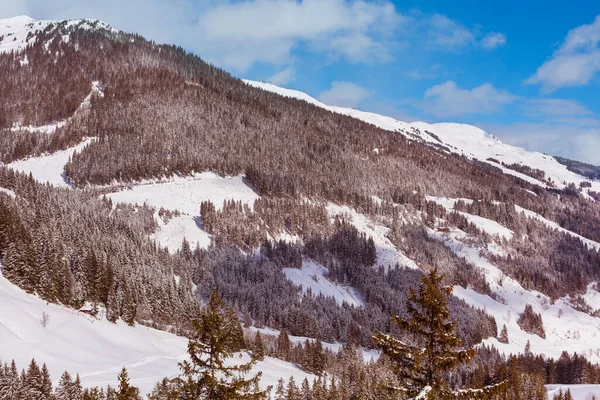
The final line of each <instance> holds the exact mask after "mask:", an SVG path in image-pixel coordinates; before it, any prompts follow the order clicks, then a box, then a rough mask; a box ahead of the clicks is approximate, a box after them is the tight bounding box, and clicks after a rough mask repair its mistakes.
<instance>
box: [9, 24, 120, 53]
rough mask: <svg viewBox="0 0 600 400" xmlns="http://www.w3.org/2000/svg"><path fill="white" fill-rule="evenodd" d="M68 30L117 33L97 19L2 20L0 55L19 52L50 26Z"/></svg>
mask: <svg viewBox="0 0 600 400" xmlns="http://www.w3.org/2000/svg"><path fill="white" fill-rule="evenodd" d="M51 25H54V26H60V27H63V28H67V29H74V28H82V29H108V30H112V31H115V30H114V29H112V28H111V26H110V25H108V24H107V23H105V22H102V21H99V20H95V19H74V20H56V21H52V20H43V21H42V20H35V19H33V18H31V17H29V16H27V15H19V16H16V17H11V18H5V19H0V53H10V52H13V51H14V52H19V51H21V50H23V49H25V48H26V47H27V46H28V45H29V44H31V43H33V42H34V41H35V38H36V35H37V34H38V33H39V32H41V31H43V30H44V29H46V28H47V27H48V26H51Z"/></svg>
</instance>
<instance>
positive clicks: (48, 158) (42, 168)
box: [7, 138, 95, 187]
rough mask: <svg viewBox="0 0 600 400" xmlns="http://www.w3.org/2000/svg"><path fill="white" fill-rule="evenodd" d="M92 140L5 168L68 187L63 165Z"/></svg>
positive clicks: (11, 164)
mask: <svg viewBox="0 0 600 400" xmlns="http://www.w3.org/2000/svg"><path fill="white" fill-rule="evenodd" d="M93 140H95V139H94V138H88V139H85V140H84V141H83V142H81V143H80V144H78V145H77V146H74V147H70V148H68V149H66V150H60V151H57V152H56V153H53V154H47V155H42V156H39V157H30V158H26V159H24V160H19V161H15V162H12V163H10V164H8V165H7V167H9V168H12V169H14V170H15V171H19V172H23V173H25V174H31V175H32V176H33V178H34V179H35V180H36V181H39V182H42V183H46V182H47V183H50V184H51V185H54V186H58V187H70V186H69V183H68V182H67V181H66V180H65V174H64V171H65V165H66V164H67V162H68V161H69V158H71V157H72V156H73V154H74V153H75V152H81V151H82V150H83V149H84V148H85V147H86V146H87V145H88V144H90V143H91V142H92V141H93Z"/></svg>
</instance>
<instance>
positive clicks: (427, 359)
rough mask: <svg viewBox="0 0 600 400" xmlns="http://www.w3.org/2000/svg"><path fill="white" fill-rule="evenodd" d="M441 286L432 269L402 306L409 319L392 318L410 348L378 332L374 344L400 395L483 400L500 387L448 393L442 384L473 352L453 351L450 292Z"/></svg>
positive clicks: (455, 341) (454, 342) (411, 291)
mask: <svg viewBox="0 0 600 400" xmlns="http://www.w3.org/2000/svg"><path fill="white" fill-rule="evenodd" d="M441 282H442V276H441V275H440V274H439V273H438V271H437V269H432V270H431V271H430V272H429V274H427V275H426V276H424V277H423V280H422V282H421V284H420V285H419V288H418V291H414V290H413V289H412V288H411V290H410V295H409V298H408V300H407V303H406V308H407V311H408V315H409V319H403V318H400V317H398V316H396V315H394V316H393V318H392V320H393V323H395V324H396V325H397V326H398V328H399V329H400V330H401V331H405V332H408V333H410V334H411V335H412V336H413V337H414V338H415V344H414V345H411V344H406V343H404V342H403V341H401V340H398V339H395V338H393V337H391V336H390V335H386V334H383V333H381V332H378V333H377V334H376V335H375V337H374V342H375V344H376V345H377V346H378V347H379V348H381V350H382V352H383V354H385V355H386V356H387V357H388V358H389V359H390V360H391V361H392V363H393V364H394V368H395V371H396V374H397V375H398V378H399V380H400V385H399V386H398V387H397V390H399V391H400V392H405V393H407V394H408V396H410V397H415V396H416V397H415V398H422V399H425V398H427V399H453V398H469V399H474V398H486V397H488V396H490V395H491V394H494V393H497V392H498V391H500V390H501V389H502V387H503V384H500V385H495V386H492V387H486V388H484V389H472V390H470V389H464V390H461V391H455V392H452V391H451V389H450V388H449V386H448V383H447V381H446V376H445V372H447V371H449V370H451V369H452V368H454V367H455V366H457V365H458V364H461V363H466V362H469V361H470V360H471V359H472V358H473V357H474V356H475V350H473V349H464V350H456V348H457V347H459V346H460V345H461V341H460V339H459V338H458V337H456V335H455V334H454V327H455V325H456V322H455V321H452V320H450V313H449V311H448V308H447V299H446V298H447V296H450V294H451V293H452V288H451V287H442V285H441Z"/></svg>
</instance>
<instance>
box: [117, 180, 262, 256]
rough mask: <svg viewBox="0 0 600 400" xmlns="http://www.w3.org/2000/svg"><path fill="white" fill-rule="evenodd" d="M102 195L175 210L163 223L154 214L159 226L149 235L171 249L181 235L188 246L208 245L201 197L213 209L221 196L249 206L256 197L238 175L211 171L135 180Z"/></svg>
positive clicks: (176, 248) (175, 245)
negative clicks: (178, 213) (133, 184)
mask: <svg viewBox="0 0 600 400" xmlns="http://www.w3.org/2000/svg"><path fill="white" fill-rule="evenodd" d="M106 196H107V197H108V198H110V199H111V200H112V201H113V203H127V204H137V205H143V204H146V205H148V206H150V207H154V208H156V209H157V210H158V209H160V208H164V209H165V210H171V211H179V212H180V213H181V214H182V215H181V216H178V217H173V218H171V220H169V221H168V222H167V223H164V222H163V220H162V219H161V218H160V217H159V216H158V214H156V215H155V218H156V220H157V222H158V225H159V230H158V231H157V232H156V233H154V235H152V238H153V239H154V240H156V241H157V242H158V243H159V244H161V245H163V246H166V247H167V248H168V249H169V251H172V252H174V251H177V250H178V249H180V248H181V244H182V242H183V238H186V239H187V241H188V242H189V243H190V245H192V247H195V245H196V244H199V245H200V247H203V248H206V247H208V246H209V245H210V240H211V239H210V235H209V234H208V233H207V232H206V231H204V230H202V228H201V223H200V204H201V203H202V202H203V201H207V200H210V201H211V202H212V203H213V204H214V205H215V207H216V208H217V209H221V208H222V207H223V202H224V201H225V200H235V201H241V202H242V203H243V204H247V205H248V206H250V208H252V207H253V205H254V201H255V200H257V199H258V198H259V196H258V194H256V192H254V190H252V188H250V187H249V186H248V185H246V183H245V182H244V178H243V177H242V176H226V177H222V176H219V175H217V174H215V173H213V172H203V173H198V174H195V175H193V176H191V177H185V178H184V177H177V178H174V179H170V180H166V181H163V182H155V183H146V184H138V185H136V186H133V187H131V188H130V189H124V190H121V191H119V192H114V193H109V194H107V195H106Z"/></svg>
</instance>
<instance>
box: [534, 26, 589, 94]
mask: <svg viewBox="0 0 600 400" xmlns="http://www.w3.org/2000/svg"><path fill="white" fill-rule="evenodd" d="M599 45H600V15H599V16H597V17H596V19H595V20H594V22H593V23H591V24H588V25H581V26H579V27H577V28H575V29H572V30H571V31H569V33H568V34H567V37H566V38H565V40H564V41H563V43H562V45H561V46H560V47H559V49H558V50H556V51H555V52H554V54H553V55H552V57H551V58H550V59H549V60H548V61H546V62H545V63H543V64H542V65H541V66H540V67H539V68H538V69H537V71H536V72H535V74H533V75H532V76H531V77H529V78H528V79H527V80H526V81H525V83H527V84H536V85H541V86H542V88H543V89H544V91H546V92H552V91H554V90H556V89H559V88H562V87H569V86H582V85H586V84H588V83H589V82H590V81H591V80H592V78H594V76H596V74H597V73H598V71H600V46H599Z"/></svg>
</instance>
